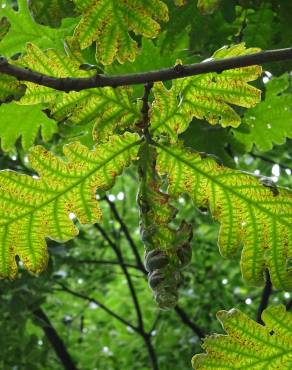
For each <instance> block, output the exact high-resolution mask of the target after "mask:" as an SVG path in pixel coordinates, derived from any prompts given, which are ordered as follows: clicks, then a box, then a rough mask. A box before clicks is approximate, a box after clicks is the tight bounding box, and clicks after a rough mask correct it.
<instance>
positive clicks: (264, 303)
mask: <svg viewBox="0 0 292 370" xmlns="http://www.w3.org/2000/svg"><path fill="white" fill-rule="evenodd" d="M265 275H266V284H265V287H264V289H263V293H262V297H261V301H260V304H259V307H258V312H257V322H258V323H259V324H262V325H265V324H264V322H263V320H262V313H263V311H264V310H265V309H266V308H267V307H268V304H269V298H270V295H271V293H272V283H271V279H270V275H269V272H268V271H266V273H265Z"/></svg>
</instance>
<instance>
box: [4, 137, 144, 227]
mask: <svg viewBox="0 0 292 370" xmlns="http://www.w3.org/2000/svg"><path fill="white" fill-rule="evenodd" d="M140 143H141V140H137V141H135V142H134V143H131V144H130V145H128V146H127V147H125V148H123V149H122V150H120V151H119V152H117V153H115V154H114V155H111V156H110V157H109V158H108V159H107V160H106V161H104V162H102V163H101V164H100V165H99V166H98V167H95V168H94V169H93V170H92V171H90V172H89V173H88V174H87V175H86V176H83V177H82V178H81V179H79V180H78V181H76V182H75V183H74V184H73V185H70V186H68V187H67V188H65V189H64V190H63V191H62V192H60V193H58V195H56V196H54V197H53V198H50V199H49V200H47V201H46V202H44V203H42V204H41V205H39V206H37V207H35V208H34V209H33V210H31V211H29V212H25V213H23V214H21V215H20V216H18V217H15V218H13V219H11V220H10V221H9V222H7V223H3V224H2V225H1V226H0V227H1V228H7V227H8V226H9V225H10V224H12V223H14V222H18V221H19V220H21V219H22V218H25V217H26V216H28V215H31V214H33V213H34V212H36V211H38V210H40V209H41V208H43V207H45V206H46V205H48V204H49V203H51V202H53V201H55V200H56V199H58V198H59V197H62V196H63V195H64V194H66V193H67V192H69V191H70V190H72V189H73V188H75V187H76V186H78V185H80V184H81V183H83V182H84V181H85V180H86V179H88V178H89V177H90V176H92V175H93V174H94V173H95V172H97V171H99V170H100V169H101V168H102V167H104V166H105V165H106V164H108V163H109V162H110V161H111V160H113V159H114V158H116V157H118V156H119V155H121V154H122V153H124V152H126V151H128V150H130V149H131V148H133V147H135V146H136V145H138V144H140ZM36 181H39V180H36Z"/></svg>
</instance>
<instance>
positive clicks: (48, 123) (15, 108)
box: [0, 103, 57, 151]
mask: <svg viewBox="0 0 292 370" xmlns="http://www.w3.org/2000/svg"><path fill="white" fill-rule="evenodd" d="M0 117H1V120H0V138H1V148H2V150H4V151H9V150H11V149H13V147H14V144H15V142H16V140H17V139H18V138H19V137H21V143H22V147H23V148H24V149H25V150H27V149H29V148H30V147H32V146H33V144H34V141H35V139H36V137H37V136H38V133H39V130H40V129H41V133H42V137H43V139H44V140H50V139H51V138H52V136H53V134H54V133H55V132H57V123H56V122H55V121H54V120H52V119H49V118H48V117H47V116H46V114H45V113H43V112H42V106H39V105H33V106H31V107H28V106H22V105H18V104H16V103H10V104H2V105H1V106H0Z"/></svg>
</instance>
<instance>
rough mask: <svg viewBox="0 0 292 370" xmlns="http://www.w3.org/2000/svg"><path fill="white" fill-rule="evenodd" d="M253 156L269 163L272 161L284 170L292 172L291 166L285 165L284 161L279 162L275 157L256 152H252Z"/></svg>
mask: <svg viewBox="0 0 292 370" xmlns="http://www.w3.org/2000/svg"><path fill="white" fill-rule="evenodd" d="M250 154H251V156H252V157H254V158H259V159H261V160H263V161H265V162H267V163H271V164H277V165H278V166H279V167H280V168H281V169H282V170H290V171H291V172H292V168H289V167H288V166H285V165H284V164H282V163H279V162H276V161H274V160H273V159H271V158H268V157H266V156H264V155H261V154H255V153H250Z"/></svg>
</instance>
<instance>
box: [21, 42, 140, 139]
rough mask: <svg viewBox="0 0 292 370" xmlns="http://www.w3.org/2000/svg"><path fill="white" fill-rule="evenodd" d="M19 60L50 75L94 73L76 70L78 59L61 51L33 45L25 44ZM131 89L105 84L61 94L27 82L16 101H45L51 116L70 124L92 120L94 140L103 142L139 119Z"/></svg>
mask: <svg viewBox="0 0 292 370" xmlns="http://www.w3.org/2000/svg"><path fill="white" fill-rule="evenodd" d="M20 63H21V65H23V66H25V67H28V68H31V69H34V70H37V71H38V72H42V73H47V74H49V75H50V76H54V77H68V76H72V77H85V76H87V77H88V76H90V75H92V74H93V73H96V72H95V71H93V72H92V71H82V70H80V68H79V67H80V61H78V60H76V59H73V58H70V57H69V56H66V55H65V54H64V53H62V52H59V51H57V50H53V49H49V50H47V51H46V52H43V51H41V50H40V49H39V48H38V47H36V46H35V45H33V44H28V45H27V55H26V56H25V57H23V58H22V59H21V61H20ZM131 92H132V89H130V88H127V87H121V88H116V89H114V88H111V87H105V88H97V89H90V90H84V91H81V92H70V93H64V92H56V91H55V90H53V89H50V88H47V87H43V86H38V85H35V84H32V83H27V91H26V94H25V96H24V97H23V98H22V99H21V101H20V102H19V104H24V105H30V104H38V103H48V109H49V110H50V112H51V116H52V117H53V118H54V119H56V120H57V121H65V120H66V121H67V122H68V123H69V124H72V125H83V126H84V125H87V124H88V123H90V122H93V126H94V128H93V135H94V139H95V140H96V141H103V140H106V139H107V138H108V136H110V135H111V134H113V133H114V132H115V131H116V130H117V129H119V130H121V129H124V128H129V127H133V126H134V125H135V123H137V121H138V120H139V119H140V104H136V101H133V99H132V98H131ZM90 134H91V133H90Z"/></svg>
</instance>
